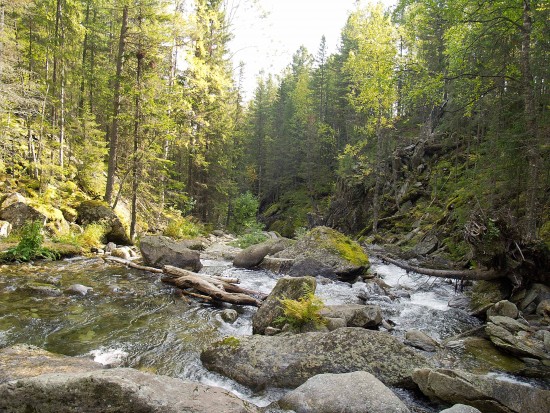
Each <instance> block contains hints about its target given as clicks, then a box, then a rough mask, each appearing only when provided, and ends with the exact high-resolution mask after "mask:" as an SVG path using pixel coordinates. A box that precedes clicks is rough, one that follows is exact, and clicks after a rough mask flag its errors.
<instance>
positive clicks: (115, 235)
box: [76, 201, 132, 245]
mask: <svg viewBox="0 0 550 413" xmlns="http://www.w3.org/2000/svg"><path fill="white" fill-rule="evenodd" d="M76 211H77V213H78V218H77V220H76V223H77V224H78V225H82V226H85V225H89V224H92V223H100V224H102V225H104V226H105V238H106V241H107V242H114V243H115V244H122V245H130V244H132V241H131V240H130V237H129V235H128V232H127V231H126V228H125V227H124V225H123V224H122V221H121V220H120V218H119V217H118V216H117V214H115V212H114V211H113V210H112V209H111V208H109V206H108V205H107V204H105V203H104V202H101V201H84V202H82V203H81V204H80V205H79V206H78V207H77V208H76Z"/></svg>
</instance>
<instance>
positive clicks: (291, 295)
mask: <svg viewBox="0 0 550 413" xmlns="http://www.w3.org/2000/svg"><path fill="white" fill-rule="evenodd" d="M316 287H317V282H316V281H315V278H313V277H300V278H292V277H283V278H281V279H279V280H278V281H277V284H276V285H275V287H274V288H273V290H272V291H271V293H270V294H269V295H268V297H267V298H266V300H265V301H264V302H263V304H262V306H261V307H260V308H258V311H256V313H255V314H254V316H253V317H252V332H253V333H254V334H264V333H265V330H266V328H268V327H276V326H274V325H273V324H274V322H275V320H276V319H277V318H278V317H281V316H283V315H284V313H283V307H282V305H281V301H280V300H282V299H284V298H288V299H291V300H298V299H299V298H301V297H303V296H304V295H306V294H307V293H308V292H313V293H314V292H315V289H316Z"/></svg>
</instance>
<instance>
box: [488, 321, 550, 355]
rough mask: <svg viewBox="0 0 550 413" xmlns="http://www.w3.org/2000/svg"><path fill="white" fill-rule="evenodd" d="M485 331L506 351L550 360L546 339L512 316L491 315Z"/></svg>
mask: <svg viewBox="0 0 550 413" xmlns="http://www.w3.org/2000/svg"><path fill="white" fill-rule="evenodd" d="M485 332H486V333H487V335H488V336H489V338H490V339H491V341H492V342H493V344H494V345H495V346H497V347H499V348H501V349H503V350H504V351H507V352H509V353H512V354H514V355H516V356H520V357H529V358H534V359H539V360H550V353H549V352H548V351H546V349H545V346H544V341H543V339H542V338H541V337H540V335H538V334H536V333H537V331H536V330H535V329H534V328H533V327H531V326H529V325H527V324H524V323H522V322H520V321H518V320H514V319H513V318H510V317H502V316H494V317H489V322H488V323H487V326H486V328H485Z"/></svg>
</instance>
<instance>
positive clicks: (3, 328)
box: [0, 258, 479, 411]
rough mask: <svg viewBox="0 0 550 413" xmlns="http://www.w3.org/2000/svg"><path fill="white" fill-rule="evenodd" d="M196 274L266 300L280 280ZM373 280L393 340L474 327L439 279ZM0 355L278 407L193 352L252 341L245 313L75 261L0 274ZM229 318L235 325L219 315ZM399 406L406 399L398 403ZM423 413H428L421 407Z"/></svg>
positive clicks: (350, 297) (376, 267)
mask: <svg viewBox="0 0 550 413" xmlns="http://www.w3.org/2000/svg"><path fill="white" fill-rule="evenodd" d="M203 265H204V268H203V269H202V270H201V272H204V273H208V274H217V275H223V276H230V277H238V278H239V279H240V280H241V284H242V285H243V286H244V287H246V288H250V289H253V290H256V291H260V292H264V293H269V292H270V291H271V289H272V288H273V287H274V286H275V284H276V282H277V279H278V278H280V275H277V274H274V273H271V272H269V271H251V270H241V269H236V268H234V267H233V266H232V265H231V263H230V262H228V261H221V260H203ZM371 271H373V272H375V273H377V274H378V275H379V276H380V277H381V278H382V279H383V280H384V281H385V282H386V283H387V284H389V285H390V286H392V287H393V288H392V291H395V292H396V293H397V294H398V295H400V296H401V297H400V298H397V299H394V300H390V299H388V298H387V297H384V296H380V297H376V296H372V295H371V298H370V301H371V302H372V303H376V304H379V305H380V306H381V307H382V310H383V314H384V318H385V319H389V320H391V321H392V322H393V323H395V329H394V330H393V331H392V334H395V335H398V336H403V335H404V333H405V332H406V331H407V330H409V329H412V328H415V329H420V330H422V331H424V332H425V333H427V334H429V335H431V336H432V337H433V338H435V339H437V340H442V339H445V338H448V337H451V336H453V335H455V334H458V333H460V332H463V331H465V330H467V329H469V328H471V327H473V326H475V325H478V324H479V321H478V320H477V319H475V318H473V317H470V316H469V315H468V314H466V313H465V312H464V311H462V310H457V309H452V308H449V307H448V305H447V302H448V301H449V299H450V298H451V297H452V296H453V295H455V294H456V293H455V291H454V287H453V285H452V284H450V283H448V282H446V281H445V280H442V279H435V280H434V279H433V278H431V279H430V278H427V277H424V276H420V275H415V274H407V273H406V272H405V271H403V270H401V269H400V268H398V267H396V266H394V265H386V264H383V263H381V262H378V261H374V262H373V263H372V267H371ZM73 284H82V285H85V286H88V287H92V288H93V291H90V292H89V293H88V294H87V295H85V296H82V295H73V294H68V293H67V292H66V290H67V289H68V288H69V287H70V286H71V285H73ZM366 289H367V285H366V284H365V283H363V282H357V283H354V284H349V283H345V282H334V281H327V280H325V281H322V280H321V281H320V282H318V287H317V292H316V294H317V295H318V296H319V297H320V298H321V299H322V300H323V301H324V303H325V304H327V305H330V304H344V303H360V302H362V301H361V300H359V299H358V295H361V293H362V292H364V291H365V290H366ZM0 292H1V296H0V297H1V298H0V347H4V346H10V345H13V344H16V343H27V344H33V345H36V346H38V347H41V348H44V349H46V350H48V351H51V352H55V353H60V354H66V355H70V356H86V357H90V358H94V359H95V360H96V361H98V362H101V363H103V364H109V365H124V366H129V367H134V368H138V369H141V370H144V371H148V372H152V373H157V374H164V375H169V376H173V377H180V378H187V379H192V380H197V381H201V382H203V383H206V384H211V385H218V386H222V387H225V388H228V389H230V390H231V391H233V392H234V393H236V394H237V395H239V396H241V397H243V398H246V399H248V400H250V401H252V402H254V403H256V404H258V405H266V404H268V403H269V402H270V401H273V400H275V399H277V398H278V397H279V396H280V393H281V391H279V390H277V389H268V390H267V391H265V392H264V393H262V394H252V392H251V391H249V390H248V389H246V388H244V387H243V386H240V385H238V384H236V383H234V382H232V381H231V380H229V379H226V378H223V377H221V376H219V375H217V374H215V373H211V372H209V371H207V370H205V369H204V368H203V367H202V365H201V362H200V360H199V354H200V352H201V350H202V349H203V348H204V347H205V346H207V345H208V344H210V343H212V342H214V341H217V340H219V339H222V338H223V337H225V336H242V335H248V334H251V333H252V326H251V317H252V315H253V313H254V311H255V308H252V307H237V306H234V307H233V306H229V305H211V304H204V303H199V302H197V301H194V300H187V299H184V298H181V297H179V296H178V295H176V294H175V293H174V290H173V289H172V288H171V287H169V286H167V285H165V284H163V283H162V282H160V280H159V276H158V275H156V274H154V275H153V274H150V273H146V272H143V271H139V270H134V269H127V268H125V267H123V266H120V265H118V264H112V263H108V262H105V261H104V260H103V259H101V258H75V259H69V260H64V261H59V262H44V263H42V262H40V263H38V262H37V263H34V264H22V265H17V266H8V265H6V266H2V267H1V268H0ZM225 308H234V309H235V310H237V311H238V312H239V318H238V319H237V321H236V322H235V323H233V324H229V323H226V322H224V321H223V320H222V318H221V316H220V313H221V312H222V311H223V310H224V309H225ZM401 396H402V397H411V396H410V395H409V394H405V393H401ZM423 408H425V409H426V410H425V411H436V410H431V408H430V406H424V407H423Z"/></svg>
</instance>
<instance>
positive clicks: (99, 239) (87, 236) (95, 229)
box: [53, 223, 106, 251]
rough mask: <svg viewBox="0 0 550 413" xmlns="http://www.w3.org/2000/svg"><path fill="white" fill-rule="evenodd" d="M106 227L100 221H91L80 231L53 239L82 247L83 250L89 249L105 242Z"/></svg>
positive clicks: (60, 242)
mask: <svg viewBox="0 0 550 413" xmlns="http://www.w3.org/2000/svg"><path fill="white" fill-rule="evenodd" d="M105 233H106V228H105V226H104V225H103V224H101V223H92V224H88V225H86V227H85V228H84V230H83V231H82V232H78V233H75V232H70V233H69V234H64V235H61V236H57V237H55V238H54V239H53V241H54V242H56V243H59V244H69V245H74V246H76V247H79V248H82V249H83V250H88V251H89V250H90V249H91V248H98V247H101V246H102V245H104V243H105Z"/></svg>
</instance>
